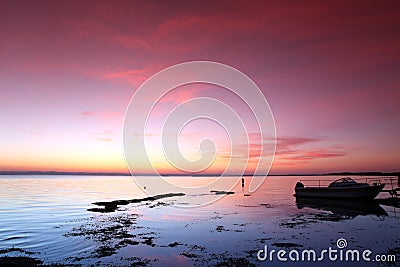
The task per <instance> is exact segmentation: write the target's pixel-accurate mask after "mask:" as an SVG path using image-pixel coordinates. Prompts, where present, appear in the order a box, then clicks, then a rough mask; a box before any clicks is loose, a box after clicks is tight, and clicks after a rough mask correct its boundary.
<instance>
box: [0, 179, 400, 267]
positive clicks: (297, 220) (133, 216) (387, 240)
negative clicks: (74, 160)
mask: <svg viewBox="0 0 400 267" xmlns="http://www.w3.org/2000/svg"><path fill="white" fill-rule="evenodd" d="M308 178H309V179H323V180H326V181H332V180H334V179H336V178H337V177H329V176H321V177H308ZM149 179H151V177H149ZM167 179H170V180H171V181H173V182H174V183H179V184H190V183H191V180H192V182H193V179H215V177H214V178H213V177H211V178H206V177H198V178H193V177H168V178H167ZM224 179H238V178H237V177H236V178H235V177H227V178H224ZM298 180H299V177H292V176H280V177H277V176H273V177H268V178H267V180H266V181H265V182H264V184H263V185H262V187H261V188H260V189H259V190H258V191H257V192H255V193H253V194H249V195H248V192H246V186H245V188H242V186H241V183H239V184H238V185H237V186H236V187H235V188H234V189H233V190H232V191H233V192H234V194H229V195H225V196H224V197H223V198H222V199H221V200H219V201H217V202H215V203H213V204H210V205H204V206H202V207H197V208H176V207H174V206H172V204H174V203H175V204H182V205H184V204H185V203H182V199H183V198H182V197H179V196H176V197H170V198H163V199H159V200H155V201H143V202H138V203H132V204H129V205H122V206H119V209H118V210H117V211H115V212H111V213H98V212H91V211H88V209H90V208H93V207H94V205H93V204H92V203H94V202H98V201H113V200H124V199H139V198H145V197H147V196H146V195H145V193H143V192H142V191H141V190H140V189H139V188H138V187H137V186H136V184H135V183H134V182H133V180H132V178H131V177H129V176H121V177H115V176H113V177H107V176H0V250H2V251H1V254H0V257H1V256H24V255H27V256H30V257H35V258H39V259H42V260H43V261H44V263H45V264H51V263H63V264H68V263H73V264H78V265H80V264H81V265H83V266H86V265H92V264H100V265H104V264H107V263H108V264H112V265H119V266H124V265H130V264H132V263H140V264H146V265H155V266H164V265H172V264H173V265H179V266H193V265H200V266H203V265H216V264H228V265H234V264H236V265H240V264H243V265H249V264H255V265H267V264H269V263H270V262H268V260H267V261H265V262H260V261H258V260H257V251H258V250H260V249H262V248H264V246H265V245H267V246H268V249H269V250H271V249H275V250H279V249H284V250H287V251H288V252H289V250H292V249H297V250H301V249H314V250H316V251H321V250H323V249H328V247H329V246H331V247H335V246H336V240H337V239H338V238H345V239H346V240H347V242H348V246H347V248H349V249H360V250H364V249H369V250H371V251H372V252H373V255H375V254H387V253H389V254H390V253H391V254H396V253H397V254H396V256H397V261H399V260H400V259H399V254H398V253H399V251H400V249H399V248H400V228H399V226H398V225H399V222H400V210H399V209H397V208H393V207H388V206H383V205H381V206H379V205H377V204H376V207H360V206H357V205H356V207H352V206H351V205H350V206H349V204H348V203H344V204H343V203H339V204H337V203H333V204H335V205H332V203H319V202H318V201H317V202H316V203H313V202H311V203H309V202H302V203H297V204H296V198H295V197H293V193H294V192H293V188H294V185H295V183H296V182H297V181H298ZM195 182H196V183H198V182H199V181H198V180H197V181H195ZM248 183H249V178H246V179H245V184H246V185H247V184H248ZM207 194H208V195H210V192H204V194H203V195H195V196H191V197H193V198H202V197H203V198H207ZM378 197H385V195H383V194H382V195H380V196H378ZM10 248H14V250H16V248H17V249H21V250H20V251H5V250H7V249H10ZM29 252H32V253H34V254H27V253H29ZM273 261H274V265H282V266H299V265H304V266H309V265H310V263H309V262H290V261H288V262H280V261H278V259H277V258H274V260H273ZM361 263H362V264H367V265H370V266H375V265H376V262H369V263H367V262H346V265H354V266H357V265H359V264H361ZM311 265H312V264H311ZM331 265H332V266H341V265H343V262H339V261H335V262H331V261H329V260H326V259H325V261H324V266H331Z"/></svg>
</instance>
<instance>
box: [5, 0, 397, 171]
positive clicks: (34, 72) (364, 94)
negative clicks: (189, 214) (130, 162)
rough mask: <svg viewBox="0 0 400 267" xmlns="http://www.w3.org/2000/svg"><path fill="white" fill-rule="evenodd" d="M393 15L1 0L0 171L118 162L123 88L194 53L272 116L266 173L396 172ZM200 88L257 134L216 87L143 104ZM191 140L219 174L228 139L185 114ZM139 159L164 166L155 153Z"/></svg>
mask: <svg viewBox="0 0 400 267" xmlns="http://www.w3.org/2000/svg"><path fill="white" fill-rule="evenodd" d="M399 25H400V4H399V2H398V1H301V2H300V1H210V2H208V3H207V2H204V1H193V2H187V1H3V2H2V5H1V9H0V123H1V134H0V136H1V138H0V147H1V150H0V171H1V170H3V171H5V170H18V171H25V170H26V171H27V170H38V171H50V170H53V171H88V172H126V171H127V166H126V162H125V159H124V145H123V138H122V131H123V124H124V115H125V111H126V110H127V108H128V104H129V102H130V99H131V98H132V96H133V95H134V93H135V91H136V90H137V89H138V88H139V86H140V85H141V84H142V83H143V82H144V81H145V80H146V79H148V78H149V77H151V76H152V75H153V74H155V73H157V72H158V71H161V70H163V69H164V68H167V67H169V66H172V65H175V64H178V63H183V62H187V61H194V60H205V61H213V62H220V63H223V64H227V65H229V66H232V67H234V68H236V69H238V70H240V71H242V72H243V73H245V74H246V75H248V76H249V77H250V78H251V79H252V80H253V81H254V82H255V83H256V84H257V85H258V87H259V88H260V90H261V91H262V93H263V94H264V96H265V98H266V99H267V101H268V103H269V105H270V108H271V110H272V113H273V116H274V120H275V126H276V144H277V148H276V154H275V159H274V162H273V165H272V169H271V173H272V174H285V173H326V172H338V171H399V170H400V167H399V163H400V153H399V151H400V142H399V136H400V123H399V122H400V121H399V118H400V106H399V99H400V88H399V86H400V75H399V71H400V28H399ZM210 95H211V96H212V97H215V98H217V99H220V100H221V101H224V102H226V103H231V104H233V106H234V107H235V108H236V111H237V112H238V113H239V114H241V115H242V117H244V118H248V120H247V119H245V124H246V125H247V126H246V127H248V128H246V129H249V132H248V136H247V137H249V136H257V132H254V131H252V130H250V128H251V127H252V126H251V125H253V124H252V122H251V121H252V119H251V114H250V113H249V110H248V109H247V108H246V107H244V106H241V105H240V104H235V103H237V102H238V100H237V99H236V98H235V96H234V95H232V94H228V93H226V92H225V91H224V90H223V89H221V88H214V87H213V86H209V85H208V86H207V85H203V86H197V85H192V86H189V85H188V86H184V87H182V88H178V89H176V90H174V91H173V92H171V95H166V96H165V99H164V100H163V101H161V102H160V103H159V106H158V107H156V108H155V110H159V111H160V112H159V114H161V115H164V116H165V115H167V114H168V110H171V108H172V107H173V106H176V105H179V104H181V103H183V102H185V101H187V100H190V99H192V98H195V97H201V96H210ZM154 114H155V113H154ZM154 114H153V115H154ZM153 126H154V127H155V128H154V129H156V128H157V127H160V122H159V121H157V119H155V120H154V122H153ZM156 126H157V127H156ZM151 134H153V135H154V136H156V137H157V135H158V137H159V136H160V131H158V130H154V131H153V132H152V133H151ZM205 137H211V139H212V140H213V141H214V142H215V147H216V149H217V156H216V158H215V161H214V162H213V166H210V167H209V168H208V169H205V170H204V173H218V172H221V171H223V170H224V166H226V164H227V160H228V159H229V153H226V149H227V148H229V144H230V140H229V135H227V134H226V132H224V131H223V128H221V127H220V126H218V125H216V124H213V122H212V121H195V122H193V124H192V125H188V127H187V128H185V130H184V131H182V136H181V138H180V141H179V147H180V150H181V152H182V154H183V156H184V157H185V158H187V159H189V160H192V161H193V160H196V159H197V158H198V157H201V153H200V152H199V150H198V144H199V142H201V140H203V139H204V138H205ZM150 139H151V138H150ZM253 139H254V138H253ZM255 139H257V138H255ZM148 145H149V147H150V148H151V151H156V150H153V149H152V147H153V146H154V147H157V146H158V145H159V144H158V143H157V142H154V141H151V140H148ZM256 150H257V149H256ZM243 152H248V153H250V154H251V155H252V156H254V157H255V158H257V155H259V153H258V152H257V151H255V152H254V149H253V148H250V149H247V148H243ZM199 153H200V154H199ZM227 155H228V156H227ZM151 157H152V161H154V164H155V165H156V168H157V169H159V170H160V171H161V172H164V173H175V172H176V168H174V167H173V166H172V167H171V166H168V164H167V163H168V162H167V161H165V159H164V160H162V159H160V158H162V153H161V152H152V155H151ZM244 157H245V156H244ZM252 168H253V167H252V166H249V167H248V169H247V171H248V172H251V171H252ZM140 171H141V172H144V173H146V171H147V170H146V169H143V170H140Z"/></svg>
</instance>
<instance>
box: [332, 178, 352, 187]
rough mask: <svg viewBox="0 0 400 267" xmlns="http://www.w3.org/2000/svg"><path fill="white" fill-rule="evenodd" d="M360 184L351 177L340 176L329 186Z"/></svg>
mask: <svg viewBox="0 0 400 267" xmlns="http://www.w3.org/2000/svg"><path fill="white" fill-rule="evenodd" d="M353 185H358V183H357V182H356V181H354V180H353V179H351V178H350V177H345V178H340V179H338V180H336V181H334V182H332V183H330V184H329V187H338V186H353Z"/></svg>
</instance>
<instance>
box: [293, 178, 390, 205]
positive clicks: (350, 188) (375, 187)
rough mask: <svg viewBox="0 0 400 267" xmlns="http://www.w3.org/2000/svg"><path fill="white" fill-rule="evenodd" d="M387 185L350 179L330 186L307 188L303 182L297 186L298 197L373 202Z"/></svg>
mask: <svg viewBox="0 0 400 267" xmlns="http://www.w3.org/2000/svg"><path fill="white" fill-rule="evenodd" d="M384 186H385V184H381V183H379V182H375V183H373V184H372V185H370V184H368V183H359V182H356V181H354V180H353V179H351V178H350V177H346V178H341V179H338V180H336V181H334V182H332V183H330V184H329V185H328V186H309V187H305V186H304V184H302V183H301V182H297V184H296V186H295V192H296V194H295V196H296V197H303V198H304V197H312V198H328V199H354V200H357V199H358V200H372V199H374V198H375V197H376V196H377V195H378V194H379V192H381V191H382V189H383V187H384Z"/></svg>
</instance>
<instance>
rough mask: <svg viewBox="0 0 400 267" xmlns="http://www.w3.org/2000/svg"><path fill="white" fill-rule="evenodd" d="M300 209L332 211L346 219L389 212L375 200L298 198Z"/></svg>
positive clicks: (297, 203)
mask: <svg viewBox="0 0 400 267" xmlns="http://www.w3.org/2000/svg"><path fill="white" fill-rule="evenodd" d="M296 206H297V208H298V209H303V208H312V209H318V210H325V211H330V212H332V213H333V214H335V215H338V216H341V217H342V218H344V219H346V218H347V219H352V218H355V217H357V216H359V215H376V216H387V215H388V214H387V212H386V211H385V210H384V209H383V208H382V207H381V206H380V205H379V204H378V203H377V202H376V201H374V200H371V201H358V200H342V199H321V198H301V197H297V198H296Z"/></svg>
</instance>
